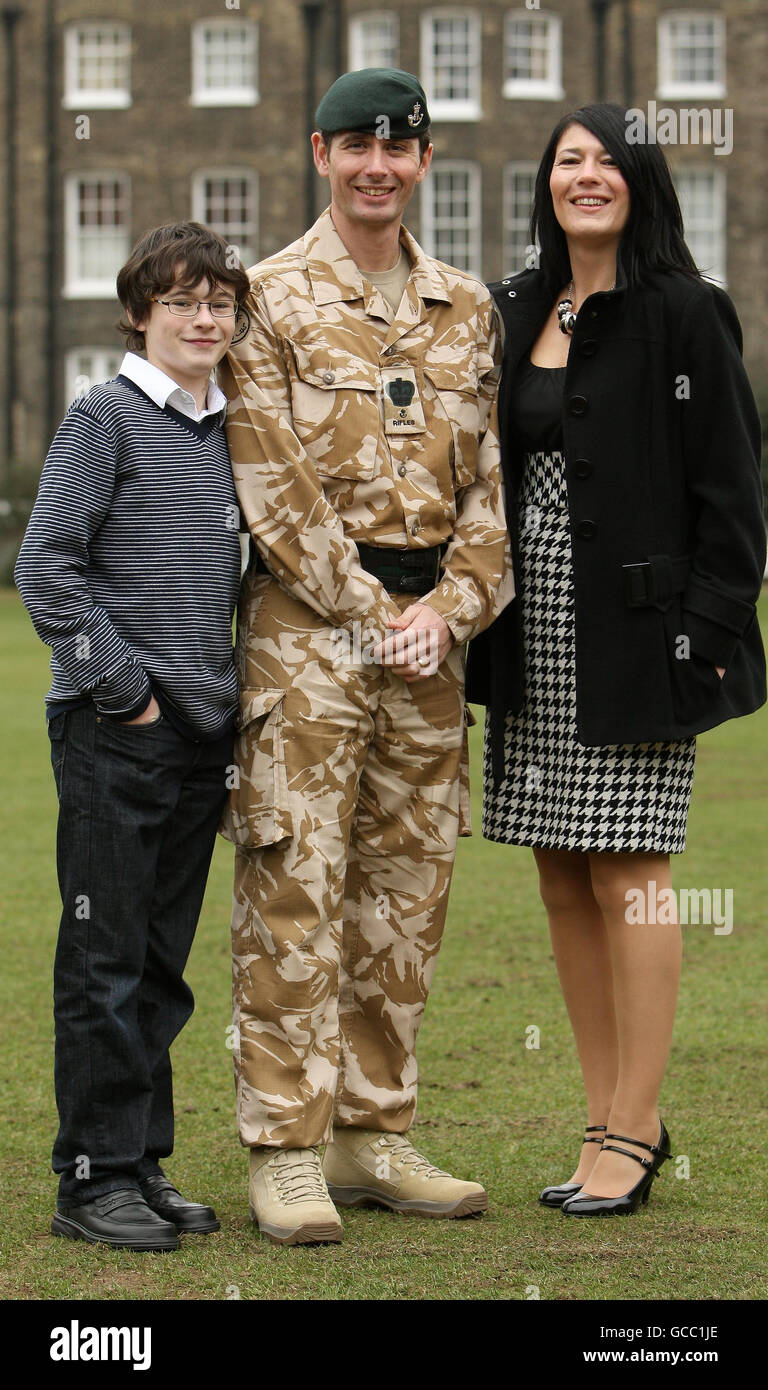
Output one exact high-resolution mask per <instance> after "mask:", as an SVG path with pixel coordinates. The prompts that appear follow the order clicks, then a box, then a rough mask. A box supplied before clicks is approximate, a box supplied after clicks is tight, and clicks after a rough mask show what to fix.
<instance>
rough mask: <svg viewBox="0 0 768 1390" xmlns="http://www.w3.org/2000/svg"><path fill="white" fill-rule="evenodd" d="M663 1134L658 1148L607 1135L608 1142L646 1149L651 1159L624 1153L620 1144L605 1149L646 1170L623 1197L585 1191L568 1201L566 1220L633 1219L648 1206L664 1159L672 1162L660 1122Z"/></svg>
mask: <svg viewBox="0 0 768 1390" xmlns="http://www.w3.org/2000/svg"><path fill="white" fill-rule="evenodd" d="M660 1124H661V1133H660V1134H659V1142H658V1144H643V1143H642V1142H641V1141H640V1140H639V1139H630V1138H629V1137H628V1135H626V1134H606V1136H605V1137H606V1139H623V1140H624V1143H625V1144H635V1145H636V1146H637V1148H638V1149H645V1150H646V1151H647V1152H648V1153H649V1154H651V1155H652V1157H651V1158H641V1157H640V1155H639V1154H634V1153H632V1151H631V1149H622V1148H620V1147H619V1145H618V1144H603V1148H604V1149H611V1150H612V1152H613V1153H617V1154H626V1157H627V1158H634V1160H635V1163H639V1164H640V1165H641V1167H642V1168H644V1169H645V1171H644V1173H643V1176H642V1177H641V1179H640V1181H639V1182H636V1183H635V1186H634V1187H631V1188H630V1189H629V1192H624V1193H622V1195H621V1196H620V1197H593V1196H592V1195H591V1193H589V1192H584V1190H583V1188H582V1192H581V1196H574V1197H568V1198H566V1200H565V1202H564V1204H563V1215H564V1216H631V1215H632V1213H633V1212H635V1211H637V1208H638V1207H639V1206H640V1205H641V1204H642V1205H643V1206H645V1204H646V1202H647V1201H648V1198H649V1197H650V1195H651V1183H652V1182H653V1179H654V1178H655V1176H656V1174H657V1173H658V1171H659V1169H660V1167H661V1165H662V1163H663V1162H664V1160H665V1159H667V1158H671V1157H672V1154H671V1152H670V1149H669V1142H670V1141H669V1134H668V1133H667V1128H666V1125H665V1124H664V1122H663V1120H662V1121H660Z"/></svg>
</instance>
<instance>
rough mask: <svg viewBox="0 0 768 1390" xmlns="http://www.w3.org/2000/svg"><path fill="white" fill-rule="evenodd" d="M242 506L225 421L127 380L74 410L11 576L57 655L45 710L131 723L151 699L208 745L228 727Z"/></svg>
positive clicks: (51, 457) (233, 691)
mask: <svg viewBox="0 0 768 1390" xmlns="http://www.w3.org/2000/svg"><path fill="white" fill-rule="evenodd" d="M238 530H239V512H238V507H237V498H236V494H235V489H234V484H233V481H232V470H231V466H230V462H229V452H228V450H227V444H226V439H225V435H224V429H223V425H222V423H221V422H220V420H219V419H218V417H215V416H209V417H207V418H206V419H204V420H201V421H200V422H196V421H194V420H192V419H190V418H188V417H187V416H186V415H182V414H181V413H180V412H179V411H176V410H174V409H173V408H172V407H170V406H166V408H165V409H164V410H161V409H160V408H159V407H158V406H157V405H155V404H154V402H153V401H151V400H150V399H149V397H148V396H146V395H145V394H144V392H143V391H142V390H141V389H140V388H139V387H137V386H136V385H135V384H134V383H133V382H131V381H129V380H128V378H127V377H123V376H118V377H117V378H116V380H115V381H109V382H106V383H105V384H104V385H103V386H95V387H93V388H92V390H90V391H89V392H88V394H87V395H86V396H84V397H83V398H82V399H80V400H77V401H75V402H74V403H73V405H72V406H71V407H70V409H69V411H68V412H67V415H66V416H65V418H64V420H63V422H62V424H61V426H60V427H59V429H58V431H57V433H56V436H55V438H54V440H53V443H52V444H51V448H50V450H49V453H48V457H47V459H46V462H45V467H44V468H43V472H42V476H41V479H40V489H39V492H38V496H37V501H36V502H35V506H34V509H33V511H32V516H31V518H30V521H29V525H28V527H27V532H26V535H25V537H24V542H23V544H22V547H21V551H20V553H19V558H18V561H17V564H16V569H15V573H14V577H15V580H16V584H17V587H18V590H19V593H20V594H21V597H22V599H23V601H24V604H25V605H26V607H27V609H28V611H29V614H30V617H31V618H32V622H33V623H34V625H35V629H36V630H37V632H38V634H39V636H40V637H41V638H42V639H43V641H44V642H46V643H48V645H49V646H50V647H51V648H52V653H53V654H52V657H51V671H52V674H53V684H52V685H51V688H50V690H49V692H48V696H47V702H48V707H49V714H51V713H53V712H54V709H61V708H63V707H66V706H68V705H72V704H74V703H78V702H80V703H82V702H83V700H84V699H92V700H93V701H94V703H95V705H96V707H97V709H98V710H99V711H101V712H102V713H104V714H107V715H112V716H114V717H117V718H121V719H131V718H134V717H135V716H136V715H137V714H140V713H141V712H142V711H143V710H144V709H145V708H146V706H147V704H148V703H149V699H150V696H151V694H153V693H154V695H155V697H156V699H157V701H158V704H159V705H160V708H161V709H162V710H163V713H164V714H165V716H166V718H168V719H169V720H170V721H171V723H173V724H174V725H175V726H176V727H177V728H178V729H179V731H180V732H182V733H184V734H186V735H187V736H189V737H192V738H195V739H198V740H208V739H214V738H216V737H218V736H219V735H220V734H221V733H223V732H224V731H225V730H226V729H227V728H229V727H231V725H232V722H233V717H234V711H235V708H236V704H237V682H236V676H235V668H234V662H233V654H232V616H233V612H234V607H235V601H236V598H237V591H238V585H239V578H240V546H239V542H238Z"/></svg>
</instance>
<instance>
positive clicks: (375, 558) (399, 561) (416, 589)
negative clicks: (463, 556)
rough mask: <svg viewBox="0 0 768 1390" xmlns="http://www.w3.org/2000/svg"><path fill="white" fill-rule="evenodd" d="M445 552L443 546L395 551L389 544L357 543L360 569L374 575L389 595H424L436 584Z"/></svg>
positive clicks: (438, 580) (395, 548)
mask: <svg viewBox="0 0 768 1390" xmlns="http://www.w3.org/2000/svg"><path fill="white" fill-rule="evenodd" d="M445 551H446V546H445V545H431V546H429V547H428V548H427V549H424V550H408V549H403V550H399V549H397V547H395V546H393V545H385V546H380V545H364V544H363V543H362V542H361V541H358V543H357V552H358V554H359V556H360V564H361V565H362V567H363V569H364V570H367V571H368V573H369V574H373V575H375V577H376V579H378V581H379V583H380V584H383V585H384V588H385V589H386V590H387V592H388V593H390V594H397V593H401V594H428V593H429V591H430V589H434V587H435V585H436V584H438V583H439V582H440V561H441V560H442V558H443V555H444V554H445Z"/></svg>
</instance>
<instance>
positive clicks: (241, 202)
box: [197, 173, 257, 264]
mask: <svg viewBox="0 0 768 1390" xmlns="http://www.w3.org/2000/svg"><path fill="white" fill-rule="evenodd" d="M199 188H200V194H199V197H200V207H199V212H198V214H197V215H198V216H199V219H200V221H202V222H205V223H206V224H207V225H208V226H209V227H212V228H213V230H214V231H215V232H218V233H219V235H220V236H223V237H224V238H225V240H226V241H227V242H228V243H229V244H230V245H232V246H236V247H237V251H238V255H239V256H240V259H241V260H243V261H244V262H245V263H246V264H247V263H248V262H249V260H251V259H253V258H254V257H255V255H256V198H257V183H256V176H255V175H254V174H251V173H243V174H221V175H215V174H206V175H203V177H202V180H201V182H200V184H199Z"/></svg>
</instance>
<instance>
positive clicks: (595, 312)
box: [589, 309, 598, 319]
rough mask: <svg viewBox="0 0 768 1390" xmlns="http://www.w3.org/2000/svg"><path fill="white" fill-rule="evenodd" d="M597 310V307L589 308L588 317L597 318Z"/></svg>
mask: <svg viewBox="0 0 768 1390" xmlns="http://www.w3.org/2000/svg"><path fill="white" fill-rule="evenodd" d="M597 312H598V311H597V309H590V311H589V317H590V318H591V319H596V318H597Z"/></svg>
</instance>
